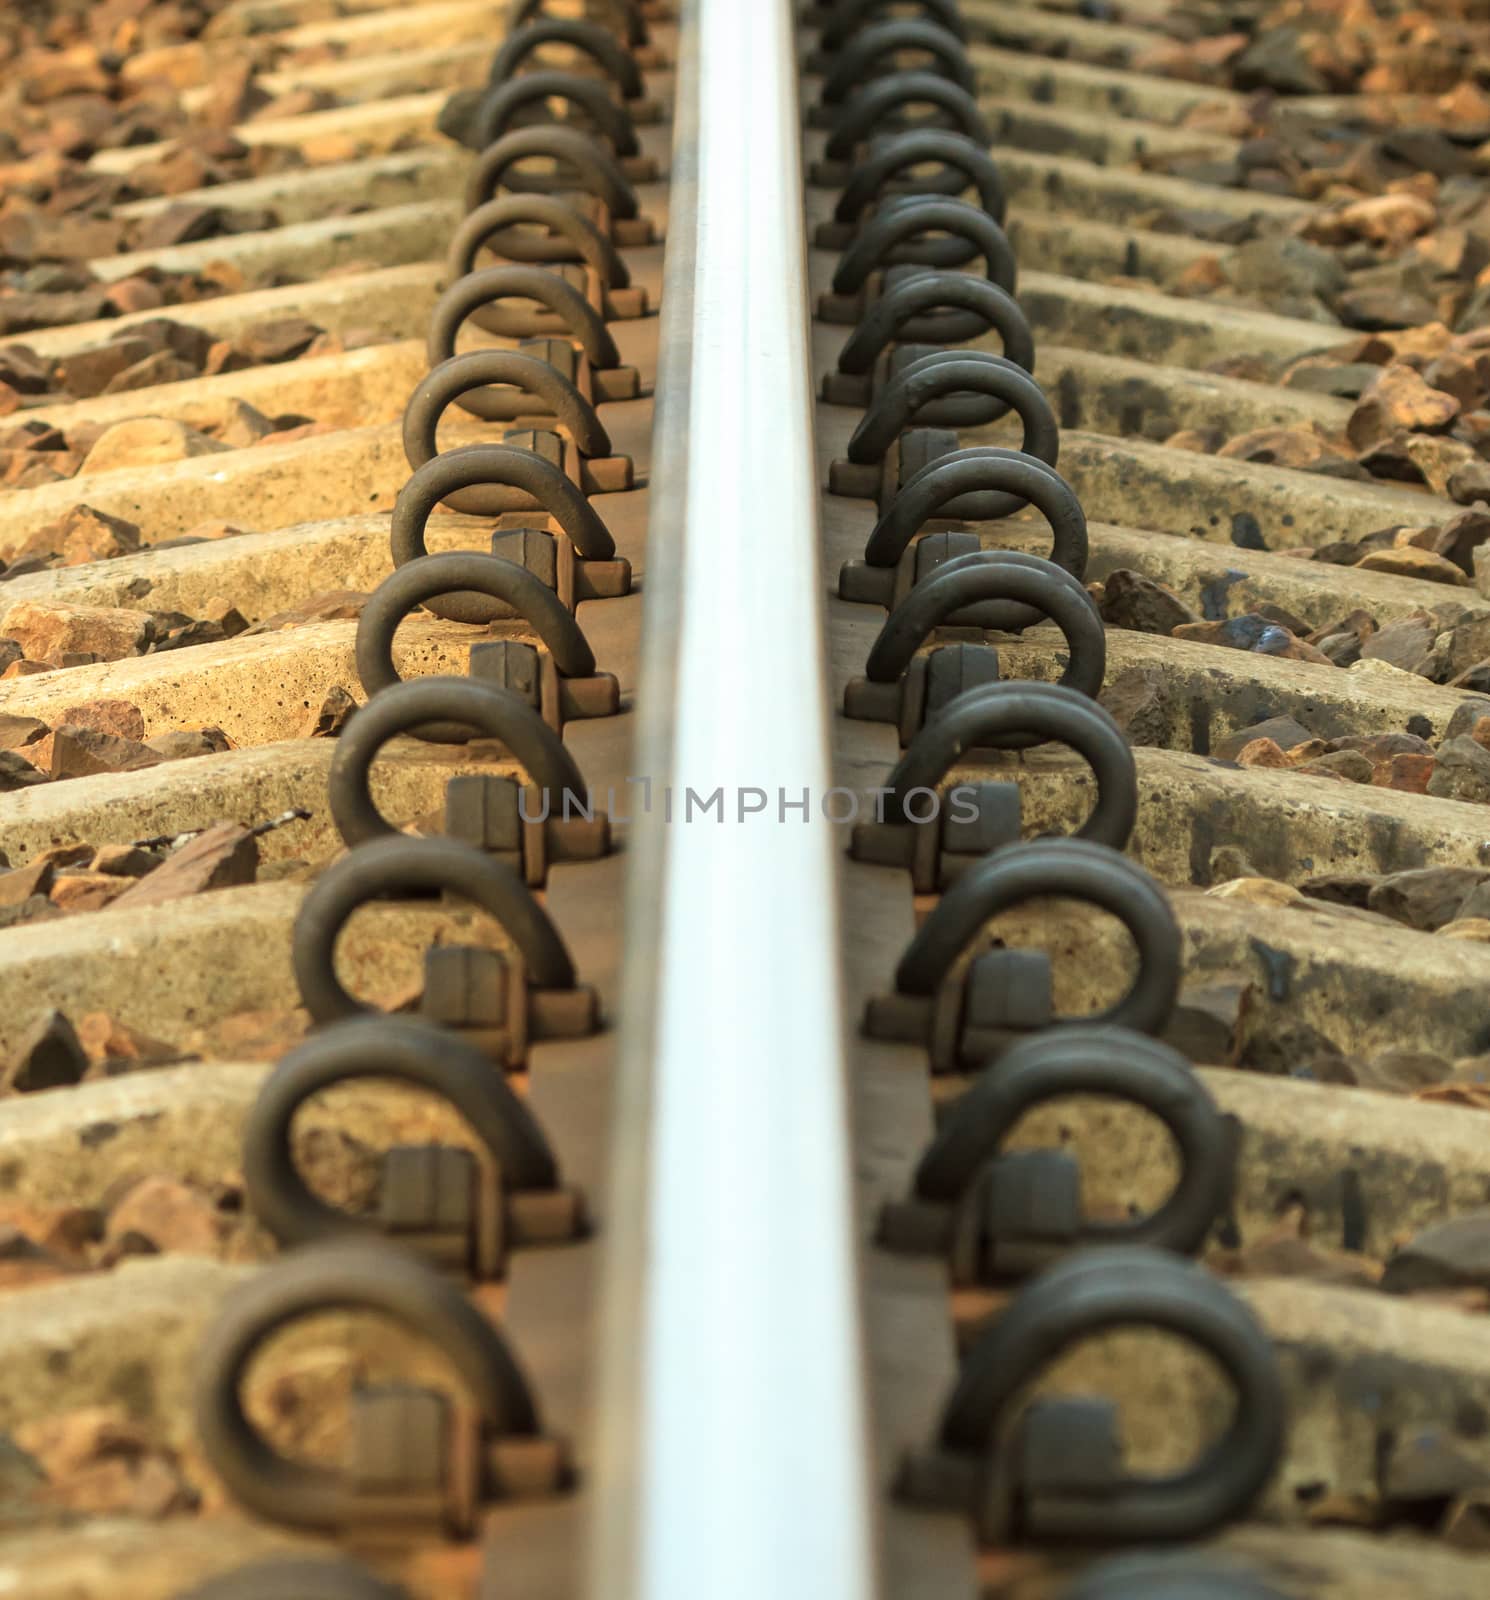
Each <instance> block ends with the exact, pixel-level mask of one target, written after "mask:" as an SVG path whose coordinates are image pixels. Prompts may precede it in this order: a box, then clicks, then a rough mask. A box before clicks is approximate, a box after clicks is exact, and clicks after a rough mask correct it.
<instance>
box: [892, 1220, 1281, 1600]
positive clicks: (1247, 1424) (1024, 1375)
mask: <svg viewBox="0 0 1490 1600" xmlns="http://www.w3.org/2000/svg"><path fill="white" fill-rule="evenodd" d="M1135 1327H1136V1328H1157V1329H1161V1330H1163V1331H1164V1332H1166V1333H1170V1334H1174V1335H1177V1336H1178V1337H1180V1338H1182V1339H1185V1340H1187V1341H1188V1342H1189V1343H1191V1344H1193V1345H1195V1346H1196V1347H1197V1348H1199V1349H1200V1350H1203V1351H1205V1353H1206V1354H1207V1355H1209V1356H1211V1357H1212V1358H1213V1359H1214V1360H1215V1362H1216V1364H1217V1365H1218V1366H1219V1367H1220V1368H1221V1370H1222V1371H1223V1372H1224V1373H1225V1374H1226V1376H1227V1377H1228V1378H1229V1379H1230V1381H1231V1384H1232V1386H1233V1388H1234V1389H1235V1391H1236V1404H1235V1408H1234V1410H1233V1412H1232V1421H1231V1425H1230V1427H1229V1428H1228V1429H1227V1430H1226V1432H1225V1433H1224V1434H1223V1435H1222V1437H1221V1438H1219V1439H1218V1440H1216V1441H1215V1443H1214V1444H1212V1445H1210V1446H1209V1447H1208V1448H1207V1449H1206V1450H1205V1451H1204V1453H1203V1454H1202V1455H1201V1456H1200V1457H1199V1459H1197V1460H1196V1461H1195V1462H1194V1463H1193V1464H1192V1465H1190V1466H1189V1467H1187V1468H1185V1469H1184V1470H1182V1471H1180V1472H1177V1473H1173V1474H1171V1475H1170V1476H1167V1477H1153V1478H1150V1477H1139V1476H1137V1475H1135V1474H1133V1473H1131V1472H1128V1471H1126V1470H1125V1468H1124V1466H1123V1462H1122V1443H1121V1439H1120V1435H1119V1429H1118V1417H1117V1407H1116V1405H1115V1404H1114V1403H1113V1402H1112V1401H1109V1400H1105V1399H1074V1398H1073V1399H1037V1400H1034V1401H1032V1402H1030V1403H1029V1404H1028V1405H1027V1406H1025V1407H1023V1408H1022V1410H1020V1411H1019V1412H1018V1413H1017V1414H1016V1403H1017V1401H1018V1399H1019V1397H1020V1396H1021V1395H1022V1394H1023V1393H1025V1392H1026V1391H1027V1390H1028V1388H1029V1386H1030V1384H1031V1383H1032V1382H1033V1381H1034V1380H1035V1379H1036V1378H1037V1377H1038V1376H1039V1374H1040V1373H1041V1372H1043V1371H1044V1370H1045V1369H1046V1368H1047V1367H1048V1366H1049V1365H1050V1364H1051V1362H1052V1361H1054V1360H1055V1359H1056V1358H1057V1357H1059V1356H1061V1355H1063V1354H1064V1353H1065V1352H1066V1351H1067V1350H1069V1349H1070V1348H1071V1347H1072V1346H1073V1345H1076V1344H1079V1343H1081V1342H1083V1341H1085V1340H1087V1339H1090V1338H1092V1337H1094V1336H1096V1335H1098V1334H1101V1333H1105V1332H1108V1331H1110V1330H1112V1329H1116V1328H1135ZM1284 1410H1285V1402H1284V1393H1283V1380H1282V1376H1281V1374H1280V1371H1279V1368H1278V1360H1277V1357H1276V1355H1275V1354H1274V1352H1273V1348H1272V1345H1271V1344H1270V1343H1269V1341H1268V1338H1267V1335H1266V1334H1265V1333H1264V1331H1263V1329H1262V1327H1261V1326H1260V1325H1259V1323H1258V1321H1257V1319H1256V1318H1255V1317H1254V1316H1253V1314H1252V1313H1251V1311H1249V1310H1248V1309H1247V1307H1246V1306H1245V1305H1243V1303H1242V1302H1241V1301H1240V1300H1239V1299H1237V1297H1236V1296H1235V1295H1233V1294H1231V1293H1230V1292H1229V1291H1228V1290H1226V1289H1225V1288H1223V1287H1222V1285H1221V1284H1220V1283H1218V1282H1217V1281H1216V1280H1215V1279H1214V1278H1212V1277H1210V1276H1209V1275H1208V1274H1207V1273H1206V1272H1205V1271H1204V1270H1203V1269H1202V1268H1200V1267H1197V1266H1194V1265H1192V1264H1191V1263H1189V1262H1185V1261H1181V1260H1179V1259H1178V1258H1177V1257H1175V1256H1172V1255H1168V1254H1166V1253H1164V1252H1163V1251H1159V1250H1148V1249H1145V1248H1143V1247H1142V1246H1140V1245H1128V1246H1125V1247H1123V1248H1122V1249H1114V1250H1093V1251H1083V1252H1082V1253H1080V1254H1078V1255H1075V1256H1072V1257H1070V1258H1069V1259H1068V1260H1066V1261H1063V1262H1061V1263H1060V1264H1059V1265H1058V1266H1055V1267H1052V1268H1051V1269H1050V1270H1049V1271H1048V1272H1046V1273H1045V1274H1043V1275H1042V1276H1041V1277H1039V1278H1036V1279H1035V1280H1034V1281H1033V1282H1032V1283H1030V1284H1029V1285H1028V1286H1026V1287H1025V1288H1024V1289H1023V1290H1021V1292H1020V1293H1019V1294H1018V1295H1017V1296H1016V1297H1015V1299H1014V1300H1013V1301H1012V1302H1011V1303H1010V1304H1009V1306H1008V1308H1007V1309H1006V1310H1005V1311H1004V1312H1003V1313H1002V1314H1001V1315H1000V1316H999V1317H998V1318H997V1319H996V1320H994V1321H993V1322H991V1323H990V1324H989V1326H988V1327H987V1328H986V1329H985V1330H984V1331H983V1333H982V1334H981V1335H980V1336H979V1337H978V1339H977V1341H976V1343H975V1344H974V1345H973V1347H972V1349H971V1350H970V1351H969V1352H968V1355H967V1357H966V1359H965V1360H964V1362H963V1366H962V1372H961V1375H960V1376H959V1378H958V1380H957V1383H956V1386H955V1387H954V1388H953V1390H952V1394H951V1396H950V1398H949V1399H948V1401H947V1405H946V1408H945V1410H944V1411H943V1413H942V1421H941V1426H940V1429H939V1434H938V1441H937V1448H936V1450H935V1452H934V1454H933V1455H932V1456H930V1457H929V1458H923V1459H922V1460H920V1461H919V1462H914V1463H911V1464H910V1465H909V1468H908V1470H907V1472H906V1473H905V1475H904V1476H903V1477H902V1480H901V1492H902V1494H903V1495H905V1496H906V1497H907V1498H911V1499H915V1500H923V1499H929V1500H932V1501H934V1502H935V1503H938V1504H949V1503H951V1504H959V1505H961V1506H963V1507H965V1508H966V1509H968V1510H969V1511H971V1512H972V1514H973V1517H974V1520H975V1523H976V1525H977V1530H978V1534H979V1536H980V1538H981V1539H982V1540H983V1541H985V1542H987V1543H990V1544H1006V1543H1008V1542H1009V1541H1010V1540H1013V1539H1021V1540H1033V1541H1047V1540H1048V1541H1064V1540H1073V1539H1090V1540H1100V1541H1102V1542H1104V1543H1117V1542H1134V1541H1152V1540H1168V1539H1196V1538H1200V1537H1202V1536H1203V1535H1205V1534H1208V1533H1211V1532H1212V1531H1214V1530H1215V1529H1216V1528H1218V1527H1220V1526H1221V1525H1222V1524H1223V1523H1225V1522H1228V1521H1229V1520H1230V1519H1231V1518H1233V1517H1235V1516H1238V1515H1240V1514H1241V1513H1242V1512H1244V1511H1245V1510H1246V1509H1247V1507H1248V1506H1249V1505H1251V1504H1252V1502H1253V1501H1254V1500H1255V1499H1256V1497H1257V1495H1258V1493H1259V1492H1260V1491H1261V1489H1262V1487H1263V1485H1264V1484H1265V1483H1266V1482H1267V1480H1268V1478H1269V1476H1270V1475H1271V1474H1272V1472H1273V1470H1274V1468H1275V1467H1276V1465H1277V1462H1278V1458H1279V1455H1280V1454H1281V1452H1282V1448H1283V1438H1284V1426H1285V1423H1284ZM1146 1600H1147V1596H1146ZM1187 1600H1188V1591H1187Z"/></svg>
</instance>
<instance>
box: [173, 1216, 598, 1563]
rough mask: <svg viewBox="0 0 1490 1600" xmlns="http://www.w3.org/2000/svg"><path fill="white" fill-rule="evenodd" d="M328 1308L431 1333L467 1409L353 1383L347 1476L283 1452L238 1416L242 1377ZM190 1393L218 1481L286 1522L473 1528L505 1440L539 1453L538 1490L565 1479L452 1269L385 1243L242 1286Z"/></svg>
mask: <svg viewBox="0 0 1490 1600" xmlns="http://www.w3.org/2000/svg"><path fill="white" fill-rule="evenodd" d="M327 1311H353V1312H357V1311H368V1312H374V1313H380V1314H381V1315H382V1316H384V1317H388V1318H391V1319H392V1320H393V1321H394V1322H396V1323H399V1324H400V1325H401V1326H402V1327H404V1328H405V1329H407V1330H408V1331H409V1332H411V1333H414V1334H416V1335H420V1336H422V1337H424V1338H426V1339H428V1340H429V1341H430V1343H431V1344H432V1345H434V1346H435V1347H436V1348H437V1349H438V1350H439V1352H440V1353H441V1355H442V1356H444V1357H445V1359H446V1360H447V1361H449V1363H450V1364H451V1366H452V1367H453V1368H454V1370H455V1372H456V1374H457V1375H458V1376H459V1378H460V1380H461V1383H462V1384H463V1386H464V1387H465V1390H466V1392H467V1395H468V1396H469V1400H468V1403H467V1405H460V1406H457V1405H456V1404H454V1403H453V1402H452V1397H451V1396H449V1395H447V1394H446V1393H444V1392H443V1391H438V1390H430V1389H413V1388H410V1387H409V1386H407V1385H400V1386H397V1387H390V1388H384V1389H362V1390H359V1391H358V1393H357V1397H356V1402H355V1408H354V1411H353V1424H354V1425H353V1429H352V1446H351V1450H350V1452H349V1454H350V1460H349V1461H348V1463H347V1467H346V1470H345V1471H342V1472H334V1471H331V1470H330V1469H328V1468H326V1467H322V1466H318V1465H313V1464H311V1463H310V1462H308V1461H301V1460H292V1459H290V1458H289V1457H286V1456H282V1455H280V1454H279V1452H278V1451H277V1450H275V1449H274V1448H273V1446H271V1445H270V1444H269V1442H268V1441H267V1440H266V1439H265V1438H264V1436H263V1435H262V1434H261V1433H260V1432H259V1431H258V1429H257V1428H256V1427H255V1426H254V1425H253V1423H252V1422H250V1421H249V1418H248V1416H247V1414H246V1412H245V1411H244V1408H243V1397H242V1393H241V1390H242V1385H243V1380H244V1378H245V1376H246V1374H247V1372H248V1370H249V1367H250V1365H251V1364H252V1362H253V1359H254V1357H255V1356H256V1355H257V1353H258V1352H259V1350H260V1349H261V1348H262V1347H263V1345H264V1344H265V1343H266V1342H267V1341H268V1340H269V1339H270V1338H271V1337H272V1336H273V1335H274V1334H275V1333H277V1332H278V1331H279V1330H280V1329H281V1328H284V1327H286V1326H288V1325H289V1324H290V1323H293V1322H298V1321H299V1320H301V1319H302V1318H304V1317H312V1316H316V1315H319V1314H320V1313H322V1312H327ZM196 1400H197V1406H196V1409H197V1432H198V1435H199V1436H200V1438H201V1441H202V1446H203V1449H204V1450H205V1452H206V1455H207V1459H208V1460H209V1461H210V1462H211V1463H212V1465H213V1467H214V1468H215V1470H216V1471H217V1473H218V1475H219V1476H220V1477H221V1478H222V1480H223V1482H224V1483H225V1484H226V1485H227V1487H228V1489H229V1490H230V1491H231V1492H232V1494H233V1495H234V1497H235V1498H236V1499H238V1500H239V1501H241V1502H242V1504H243V1505H245V1506H246V1507H247V1508H248V1509H249V1510H250V1511H253V1512H256V1513H257V1514H258V1515H259V1516H261V1517H266V1518H268V1519H269V1520H270V1521H271V1522H281V1523H287V1524H288V1525H290V1526H291V1527H297V1528H319V1529H326V1530H331V1531H342V1530H351V1529H355V1528H366V1527H368V1526H369V1525H376V1526H377V1527H379V1528H380V1529H381V1530H382V1531H384V1532H390V1531H391V1532H397V1531H398V1530H399V1529H400V1528H402V1529H404V1530H406V1531H407V1535H408V1536H409V1537H411V1538H413V1537H421V1536H422V1537H428V1536H429V1534H430V1532H431V1531H433V1530H435V1529H441V1530H443V1531H445V1532H446V1533H448V1534H455V1535H458V1536H469V1535H470V1533H471V1532H472V1531H473V1527H474V1523H475V1519H476V1515H477V1513H478V1510H479V1507H480V1505H481V1503H482V1502H483V1501H487V1500H491V1499H496V1498H501V1497H502V1496H503V1495H504V1494H505V1493H507V1492H509V1482H510V1473H509V1471H508V1470H507V1469H506V1466H505V1463H504V1454H505V1453H506V1452H507V1450H508V1448H509V1446H516V1447H517V1449H518V1452H519V1454H518V1457H517V1460H518V1462H519V1463H522V1464H524V1465H529V1462H527V1461H525V1459H524V1458H525V1457H527V1458H531V1457H532V1455H533V1454H534V1452H535V1449H536V1450H538V1451H541V1453H542V1454H543V1455H544V1456H546V1457H547V1463H546V1464H547V1468H548V1470H547V1472H546V1474H545V1476H546V1478H547V1482H546V1483H545V1484H544V1488H545V1489H546V1490H548V1491H552V1490H553V1489H556V1488H558V1487H559V1486H560V1485H561V1483H562V1482H563V1481H564V1479H565V1478H566V1476H567V1469H566V1466H565V1462H564V1457H563V1454H562V1451H561V1450H560V1448H559V1446H558V1445H557V1444H556V1443H555V1442H554V1441H551V1440H541V1439H540V1438H539V1437H538V1434H539V1422H538V1410H537V1407H536V1405H535V1404H534V1400H533V1396H532V1394H531V1392H530V1391H529V1389H528V1385H527V1381H526V1380H525V1379H524V1377H523V1374H522V1372H521V1370H520V1369H519V1368H518V1365H517V1363H516V1361H515V1360H514V1359H513V1356H512V1353H511V1351H510V1350H509V1349H508V1347H507V1343H506V1341H505V1340H504V1339H503V1337H502V1335H501V1334H500V1333H499V1332H498V1331H497V1329H496V1328H495V1327H494V1326H493V1325H492V1324H491V1323H490V1322H488V1321H487V1319H486V1318H485V1317H484V1316H483V1315H482V1314H481V1312H480V1311H478V1310H477V1309H476V1307H475V1306H474V1305H473V1304H472V1302H471V1301H469V1300H468V1299H467V1298H466V1296H465V1295H464V1294H462V1293H461V1291H460V1290H459V1289H458V1288H457V1287H456V1286H455V1285H454V1284H453V1283H452V1282H451V1281H450V1280H449V1279H448V1278H444V1277H442V1276H441V1275H440V1274H439V1273H437V1272H436V1271H434V1269H433V1268H431V1267H427V1266H425V1265H424V1263H423V1262H421V1261H419V1260H418V1259H417V1258H416V1257H414V1256H411V1255H408V1254H406V1253H405V1252H404V1251H401V1250H396V1249H393V1248H392V1247H390V1246H388V1245H386V1244H375V1243H370V1242H364V1241H355V1242H353V1241H347V1240H342V1241H340V1242H338V1243H337V1244H335V1245H321V1246H313V1247H312V1248H310V1249H307V1250H300V1251H296V1252H294V1253H293V1254H291V1255H287V1256H284V1257H283V1258H282V1259H280V1260H278V1261H276V1262H274V1263H273V1264H271V1265H270V1266H267V1267H264V1268H262V1269H261V1270H260V1271H258V1272H256V1273H255V1274H254V1275H253V1276H252V1277H251V1278H249V1279H248V1280H247V1281H246V1282H245V1283H242V1284H240V1285H239V1286H238V1287H237V1288H236V1289H235V1290H234V1291H233V1292H232V1294H231V1295H230V1296H229V1298H228V1300H227V1303H226V1304H225V1306H224V1307H223V1310H222V1313H221V1315H220V1316H219V1317H218V1319H217V1322H216V1324H215V1325H214V1326H213V1327H212V1328H211V1329H209V1331H208V1333H207V1337H206V1339H205V1340H204V1342H203V1345H202V1349H201V1352H200V1356H199V1367H198V1377H197V1386H196ZM467 1406H468V1407H469V1409H468V1408H467Z"/></svg>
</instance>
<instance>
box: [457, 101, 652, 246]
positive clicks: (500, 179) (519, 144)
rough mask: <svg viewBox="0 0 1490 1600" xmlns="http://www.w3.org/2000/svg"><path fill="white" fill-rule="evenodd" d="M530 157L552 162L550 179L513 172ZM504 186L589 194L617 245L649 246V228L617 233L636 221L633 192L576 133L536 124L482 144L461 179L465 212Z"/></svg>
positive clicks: (593, 144)
mask: <svg viewBox="0 0 1490 1600" xmlns="http://www.w3.org/2000/svg"><path fill="white" fill-rule="evenodd" d="M534 156H547V157H549V158H551V159H552V161H553V162H554V165H555V170H554V172H553V174H552V176H545V177H542V178H538V177H534V176H532V175H524V174H522V173H520V172H514V171H513V168H515V167H517V166H518V165H519V163H521V162H523V161H527V160H531V159H532V158H533V157H534ZM504 184H505V185H506V187H507V188H508V189H510V190H512V191H513V192H514V193H517V194H532V193H551V192H553V191H555V190H568V189H575V188H577V189H579V190H581V191H582V192H583V193H585V194H590V195H593V196H594V197H595V198H596V199H597V200H598V201H599V202H600V203H601V205H603V206H604V207H605V209H606V211H607V213H608V214H609V216H610V219H611V226H612V234H613V236H614V237H615V241H616V243H618V244H647V243H649V242H650V241H651V237H652V230H651V225H650V224H647V225H646V229H645V233H644V234H641V235H640V236H638V235H637V234H636V233H635V231H634V230H628V231H627V232H626V233H625V236H624V237H623V236H622V230H621V229H618V228H617V227H616V224H617V223H628V222H634V221H636V219H637V216H638V211H639V209H640V208H639V202H638V201H637V198H636V190H635V189H633V188H632V187H631V184H630V183H629V182H628V180H627V177H626V174H625V172H623V171H622V169H621V163H620V162H619V161H618V160H617V159H616V157H615V155H614V154H613V153H612V152H611V151H610V150H608V149H607V148H606V147H605V146H604V145H603V144H601V143H599V142H598V141H597V140H595V139H592V138H591V137H590V135H589V134H587V133H584V132H582V131H581V130H580V129H579V128H565V127H561V126H560V125H559V124H558V123H556V122H538V123H534V124H533V125H532V126H530V127H526V128H513V129H512V131H511V132H510V133H504V134H503V135H502V137H501V138H500V139H497V140H496V141H494V142H493V143H492V144H489V145H487V147H486V148H485V149H484V150H483V151H482V152H481V154H480V155H478V156H477V157H476V158H475V160H474V161H472V163H471V168H470V171H469V173H468V174H467V176H466V191H465V209H466V210H467V211H474V210H475V209H476V207H477V206H479V205H481V204H483V203H484V202H485V201H487V200H491V199H494V198H495V197H496V194H497V191H498V190H499V189H501V188H502V187H503V185H504ZM529 244H530V245H533V244H536V241H529ZM509 254H510V255H511V258H512V259H513V260H514V261H522V260H530V259H532V260H537V259H541V257H539V256H537V255H534V256H523V255H519V254H518V253H517V251H516V250H512V251H510V252H509Z"/></svg>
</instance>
